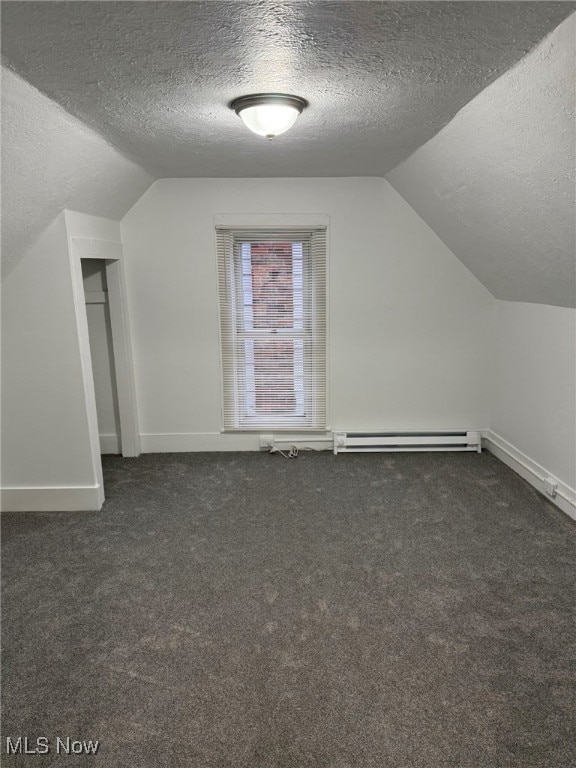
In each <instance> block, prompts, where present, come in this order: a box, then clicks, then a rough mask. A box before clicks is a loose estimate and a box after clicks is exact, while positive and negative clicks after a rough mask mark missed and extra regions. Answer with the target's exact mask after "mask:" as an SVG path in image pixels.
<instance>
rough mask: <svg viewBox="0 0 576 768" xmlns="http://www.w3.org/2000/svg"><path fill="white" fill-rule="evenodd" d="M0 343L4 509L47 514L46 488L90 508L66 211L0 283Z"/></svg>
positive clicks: (51, 495)
mask: <svg viewBox="0 0 576 768" xmlns="http://www.w3.org/2000/svg"><path fill="white" fill-rule="evenodd" d="M2 342H3V343H2V486H3V489H6V488H8V489H14V490H13V491H5V492H3V494H2V496H3V499H2V501H3V508H4V509H7V508H18V509H20V508H26V506H27V505H32V506H31V507H30V508H50V505H51V503H52V499H57V500H58V501H59V500H60V498H61V496H60V495H58V492H57V491H56V490H54V491H52V492H51V489H72V491H71V493H72V496H73V498H74V499H76V498H77V495H78V494H77V493H76V491H74V490H73V489H76V490H78V489H84V491H85V493H84V497H83V500H84V501H86V499H88V503H91V502H93V501H94V500H95V492H94V489H95V487H96V485H97V484H98V479H97V477H96V476H95V473H94V469H93V464H92V457H91V448H90V437H89V430H88V419H87V414H86V406H85V401H84V387H83V383H82V369H81V359H80V349H79V343H78V334H77V329H76V316H75V306H74V298H73V290H72V279H71V273H70V263H69V253H68V237H67V230H66V221H65V214H64V213H62V214H61V215H60V216H58V217H57V219H56V220H55V221H54V222H52V224H51V225H50V226H49V227H48V229H47V230H46V231H45V232H44V234H43V235H42V237H41V238H40V239H39V240H38V241H37V242H36V244H35V245H34V247H33V248H32V249H31V250H30V251H29V253H28V254H27V256H26V258H23V259H21V260H20V261H19V262H18V264H17V265H16V267H15V268H14V269H13V270H12V271H11V272H10V274H9V275H8V277H7V278H6V279H5V280H4V281H3V283H2ZM18 489H20V492H19V491H18ZM91 489H92V490H91ZM80 492H81V490H78V493H80ZM37 493H44V496H45V499H44V501H43V502H42V505H41V506H34V505H35V504H36V502H37V499H36V495H37ZM21 499H23V501H21ZM82 503H83V501H79V502H78V505H79V507H78V508H82V507H81V504H82ZM56 508H58V506H56Z"/></svg>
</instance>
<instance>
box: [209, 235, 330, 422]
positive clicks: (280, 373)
mask: <svg viewBox="0 0 576 768" xmlns="http://www.w3.org/2000/svg"><path fill="white" fill-rule="evenodd" d="M216 239H217V256H218V284H219V297H220V329H221V330H220V338H221V354H222V377H223V396H224V429H225V430H227V431H228V430H250V429H254V430H258V431H261V430H262V429H266V430H269V429H289V430H294V429H299V430H300V429H325V428H326V228H317V229H305V230H295V229H269V228H267V229H261V230H247V229H234V230H232V229H220V228H219V229H217V237H216Z"/></svg>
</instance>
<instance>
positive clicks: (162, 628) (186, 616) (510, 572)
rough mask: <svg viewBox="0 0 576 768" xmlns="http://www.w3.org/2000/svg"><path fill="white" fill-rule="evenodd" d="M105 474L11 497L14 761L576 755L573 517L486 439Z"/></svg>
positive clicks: (251, 761) (148, 459)
mask: <svg viewBox="0 0 576 768" xmlns="http://www.w3.org/2000/svg"><path fill="white" fill-rule="evenodd" d="M105 478H106V489H107V497H108V500H107V502H106V504H105V506H104V508H103V510H102V511H101V512H100V513H81V512H80V513H44V514H6V515H4V516H3V541H2V547H3V575H4V601H3V619H4V621H3V650H4V660H3V677H4V686H3V700H4V701H3V703H4V723H3V743H2V749H1V752H2V765H3V766H5V767H6V768H8V767H12V766H34V767H35V768H40V767H41V766H42V767H45V766H52V765H54V766H56V767H57V768H65V767H70V768H72V766H76V765H78V766H80V765H82V766H94V767H95V768H139V767H140V766H142V767H145V768H156V767H158V768H159V767H162V768H164V767H166V768H180V766H186V767H187V768H308V767H309V766H310V767H311V766H315V767H317V768H441V767H442V768H444V767H446V768H448V767H450V768H516V767H518V768H520V767H522V768H529V767H533V768H535V767H536V766H537V767H538V768H570V766H576V726H575V723H574V713H575V711H576V669H575V658H576V653H575V637H576V630H575V624H574V618H575V590H574V585H575V575H576V565H575V562H576V557H575V555H576V527H575V526H574V525H573V523H572V522H571V521H570V520H569V519H568V518H567V517H565V516H564V515H563V514H562V513H561V512H560V511H558V510H557V509H556V508H555V507H554V506H552V505H551V504H549V503H548V502H547V501H545V499H544V498H543V497H541V496H540V495H538V494H537V493H536V492H535V491H534V490H533V489H532V488H531V487H530V486H529V485H528V484H526V483H525V482H524V481H523V480H521V479H520V478H519V477H518V476H517V475H515V474H514V473H513V472H512V471H510V470H509V469H508V468H507V467H505V466H504V465H503V464H501V463H500V462H499V461H497V460H496V459H495V458H494V457H492V456H490V455H489V454H482V455H481V456H478V455H476V454H440V453H437V454H368V455H355V454H353V455H344V456H337V457H335V456H332V455H331V454H329V453H322V454H316V453H304V454H301V455H300V457H299V458H298V459H296V460H290V461H289V460H285V459H283V458H281V457H278V456H269V455H267V454H256V453H254V454H253V453H245V454H165V455H145V456H142V457H140V458H138V459H121V458H116V457H109V458H107V459H106V460H105ZM19 735H22V736H28V737H29V738H30V739H31V742H30V744H31V745H32V746H35V742H34V743H32V740H33V739H35V738H36V737H37V736H47V737H48V738H49V739H51V742H52V744H51V745H52V751H51V753H50V754H49V755H45V756H40V755H35V756H29V757H9V756H7V755H6V737H11V738H13V739H14V738H15V737H17V736H19ZM57 736H59V737H61V738H62V739H65V738H66V737H70V738H72V739H93V740H99V741H100V749H99V753H98V755H97V756H95V757H94V756H90V757H72V756H66V755H64V754H61V755H57V754H56V752H55V740H56V737H57Z"/></svg>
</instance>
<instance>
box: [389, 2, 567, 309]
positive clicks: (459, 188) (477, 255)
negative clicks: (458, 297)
mask: <svg viewBox="0 0 576 768" xmlns="http://www.w3.org/2000/svg"><path fill="white" fill-rule="evenodd" d="M575 43H576V16H575V15H572V16H571V17H570V18H568V19H567V20H566V21H564V22H563V23H562V24H561V25H560V26H559V27H558V28H557V29H556V30H554V32H552V34H550V35H549V36H548V37H547V38H546V39H545V40H543V41H542V42H541V43H540V45H538V46H537V47H536V48H535V49H534V50H533V51H531V53H529V54H528V56H526V57H525V58H524V59H522V60H521V61H520V62H519V63H518V64H517V65H516V66H515V67H513V68H512V69H511V70H510V71H509V72H506V73H505V74H504V75H502V77H500V78H498V79H497V80H496V81H495V82H494V83H492V84H491V85H489V86H488V88H486V89H485V90H483V91H482V92H481V93H480V94H478V96H476V98H474V99H472V101H471V102H470V103H469V104H467V105H466V106H465V107H464V108H463V109H462V110H461V111H460V112H459V113H458V114H457V115H456V117H455V118H454V119H453V120H451V121H450V123H448V125H447V126H446V127H445V128H443V129H442V130H441V131H440V132H439V133H438V134H437V135H436V136H435V137H434V138H433V139H431V140H430V141H429V142H428V143H427V144H425V145H424V146H423V147H420V149H418V150H416V152H414V154H413V155H411V157H409V158H408V160H406V161H405V162H404V163H402V164H401V165H399V166H398V167H397V168H395V169H394V170H393V171H392V172H390V173H389V174H388V176H387V178H388V180H389V181H390V182H391V184H392V185H393V186H394V187H395V189H397V190H398V192H400V193H401V194H402V196H403V197H404V198H405V199H406V200H407V201H408V202H409V203H410V205H411V206H412V207H413V208H414V209H415V210H416V211H417V212H418V213H419V214H420V215H421V216H422V218H423V219H424V220H425V221H426V222H427V223H428V224H430V226H431V227H432V228H433V229H434V231H435V232H436V233H437V234H438V235H439V236H440V237H441V238H442V240H443V241H444V242H445V243H446V245H447V246H448V247H449V248H451V249H452V251H453V252H454V253H455V254H456V256H458V257H459V258H460V259H461V260H462V261H463V262H464V263H465V264H466V265H467V266H468V267H469V268H470V269H471V270H472V272H474V274H476V275H477V276H478V277H479V278H480V280H482V282H483V283H484V284H485V285H486V286H488V288H490V290H491V291H492V293H493V294H494V295H495V296H497V297H498V298H500V299H506V300H509V301H521V302H536V303H539V304H552V305H556V306H567V307H574V306H576V264H575V261H574V259H575V253H576V229H575V227H574V190H575V185H574V168H575V163H574V153H575V148H576V123H575V121H574V110H575V107H576V105H575V101H574V95H575V91H574V77H575V63H576V56H575V53H576V51H575Z"/></svg>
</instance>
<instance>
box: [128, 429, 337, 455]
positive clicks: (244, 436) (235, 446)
mask: <svg viewBox="0 0 576 768" xmlns="http://www.w3.org/2000/svg"><path fill="white" fill-rule="evenodd" d="M272 433H273V431H271V432H270V434H272ZM263 434H264V433H263ZM274 434H275V437H276V442H277V444H278V445H279V446H280V447H282V446H284V445H285V444H286V445H288V446H290V445H292V444H294V445H297V446H298V448H302V449H304V448H314V449H315V450H326V451H331V450H332V445H333V443H332V437H326V438H324V437H322V438H321V439H319V438H318V437H317V436H314V437H309V438H307V436H306V435H297V436H293V435H281V434H280V433H274ZM140 445H141V449H142V453H187V452H189V451H259V450H260V433H259V432H257V433H244V432H242V433H233V432H230V433H223V432H171V433H159V432H156V433H148V434H141V435H140Z"/></svg>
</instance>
